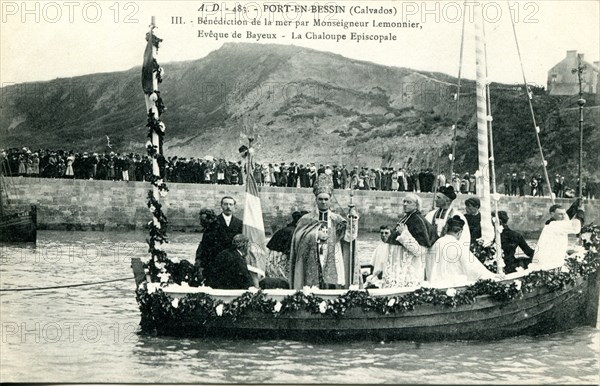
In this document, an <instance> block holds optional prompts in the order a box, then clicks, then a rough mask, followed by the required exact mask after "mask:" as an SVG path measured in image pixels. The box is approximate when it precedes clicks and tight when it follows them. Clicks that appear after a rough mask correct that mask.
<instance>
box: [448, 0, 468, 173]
mask: <svg viewBox="0 0 600 386" xmlns="http://www.w3.org/2000/svg"><path fill="white" fill-rule="evenodd" d="M465 4H466V1H465ZM465 19H466V18H465V16H464V12H463V21H462V33H461V36H460V58H459V60H458V81H457V86H456V117H455V121H454V127H453V130H452V159H451V160H450V183H452V178H453V174H454V160H455V159H456V131H457V130H458V120H459V118H460V104H459V101H460V82H461V79H462V64H463V52H464V45H465Z"/></svg>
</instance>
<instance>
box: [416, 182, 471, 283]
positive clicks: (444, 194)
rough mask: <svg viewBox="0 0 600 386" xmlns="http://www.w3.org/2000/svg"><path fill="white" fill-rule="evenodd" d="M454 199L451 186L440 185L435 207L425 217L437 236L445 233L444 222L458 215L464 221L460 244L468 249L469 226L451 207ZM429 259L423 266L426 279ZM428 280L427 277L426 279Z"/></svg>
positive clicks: (454, 194)
mask: <svg viewBox="0 0 600 386" xmlns="http://www.w3.org/2000/svg"><path fill="white" fill-rule="evenodd" d="M455 199H456V192H455V191H454V188H453V187H452V186H441V187H440V188H439V189H438V192H437V193H436V194H435V206H436V209H434V210H432V211H431V212H429V213H427V215H426V216H425V219H426V220H427V221H429V222H430V223H431V224H433V226H434V227H435V230H436V232H437V234H438V236H439V237H443V236H445V235H446V222H447V221H448V219H449V218H452V217H454V216H458V217H459V218H460V219H461V220H462V221H463V223H464V229H463V231H462V232H461V233H460V239H459V242H460V244H461V246H464V247H466V249H467V250H468V249H469V247H470V244H471V233H470V231H469V226H468V225H467V219H466V218H465V216H464V215H463V214H462V213H460V211H458V210H457V209H456V208H454V207H453V205H452V203H453V202H454V200H455ZM430 260H431V259H427V261H426V267H425V276H426V279H427V278H428V277H429V274H428V273H429V270H430V265H429V263H430ZM427 280H428V279H427Z"/></svg>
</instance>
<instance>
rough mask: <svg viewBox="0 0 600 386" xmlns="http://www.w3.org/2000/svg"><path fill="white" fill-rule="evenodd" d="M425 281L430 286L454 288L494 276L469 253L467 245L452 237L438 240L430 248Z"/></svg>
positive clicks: (447, 236) (448, 236)
mask: <svg viewBox="0 0 600 386" xmlns="http://www.w3.org/2000/svg"><path fill="white" fill-rule="evenodd" d="M430 259H431V261H430V265H429V273H428V275H429V276H428V278H427V280H428V281H429V283H430V284H435V285H444V286H448V287H455V286H460V285H464V284H466V283H467V282H472V281H477V280H480V279H491V278H493V277H494V274H493V273H492V272H490V271H488V269H487V268H486V267H485V266H484V265H483V264H482V263H481V262H480V261H479V260H477V258H476V257H475V256H474V255H473V254H472V253H471V251H470V250H469V246H468V245H466V246H465V245H464V244H463V242H462V241H460V240H457V239H456V237H454V236H452V235H446V236H443V237H441V238H439V239H438V240H437V241H436V242H435V244H433V246H432V247H431V253H430Z"/></svg>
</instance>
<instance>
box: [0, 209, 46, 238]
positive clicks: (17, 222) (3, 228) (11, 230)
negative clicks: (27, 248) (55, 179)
mask: <svg viewBox="0 0 600 386" xmlns="http://www.w3.org/2000/svg"><path fill="white" fill-rule="evenodd" d="M36 239H37V207H36V206H35V205H32V206H31V210H28V211H18V212H13V213H4V214H2V215H1V216H0V241H3V242H33V243H35V242H36Z"/></svg>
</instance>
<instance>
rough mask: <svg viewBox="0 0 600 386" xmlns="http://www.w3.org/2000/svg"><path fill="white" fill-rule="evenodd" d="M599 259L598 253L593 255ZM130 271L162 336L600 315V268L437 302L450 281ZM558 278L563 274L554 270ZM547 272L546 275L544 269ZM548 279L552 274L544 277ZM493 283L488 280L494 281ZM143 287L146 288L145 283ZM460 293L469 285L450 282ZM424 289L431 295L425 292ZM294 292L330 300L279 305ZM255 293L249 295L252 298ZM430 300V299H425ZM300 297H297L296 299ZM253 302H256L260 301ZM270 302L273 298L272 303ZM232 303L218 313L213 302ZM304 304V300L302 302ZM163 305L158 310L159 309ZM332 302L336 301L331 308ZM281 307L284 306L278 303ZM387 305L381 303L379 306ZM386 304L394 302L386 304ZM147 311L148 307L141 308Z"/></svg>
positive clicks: (472, 333) (413, 329) (591, 319)
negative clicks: (285, 279)
mask: <svg viewBox="0 0 600 386" xmlns="http://www.w3.org/2000/svg"><path fill="white" fill-rule="evenodd" d="M595 258H596V259H597V258H598V257H597V256H596V257H595ZM132 266H133V267H134V273H135V274H136V277H137V280H136V282H137V283H138V286H139V288H140V290H138V301H140V300H141V299H140V295H141V296H142V297H143V296H154V297H155V299H154V301H151V302H150V303H152V305H151V306H149V307H148V308H145V306H144V300H142V301H141V303H140V304H141V307H140V308H141V309H142V323H141V325H142V329H143V330H144V331H146V332H155V333H158V334H160V335H172V336H226V337H244V338H258V337H260V338H287V339H300V340H323V339H326V340H336V339H342V340H344V339H373V340H392V339H405V340H415V341H427V340H440V339H458V340H463V339H465V340H489V339H498V338H503V337H508V336H517V335H523V334H529V335H538V334H547V333H551V332H556V331H563V330H567V329H570V328H573V327H576V326H582V325H589V326H595V325H596V321H597V317H598V301H599V298H600V292H599V283H600V277H599V272H600V271H598V270H595V271H593V272H591V273H590V274H589V276H587V277H577V278H576V279H575V280H574V281H573V283H572V284H569V285H566V286H565V287H563V288H548V287H547V286H543V285H542V286H540V287H539V288H534V289H533V290H532V291H531V292H525V291H523V292H520V293H519V294H518V296H516V297H515V298H514V299H511V300H498V299H496V298H495V296H494V295H493V294H489V295H479V296H476V297H474V299H473V300H472V302H469V303H468V304H464V305H456V306H452V305H447V304H434V303H435V300H434V299H435V298H436V297H437V298H438V299H439V301H440V302H442V301H443V300H446V301H447V300H448V299H449V298H450V296H448V291H449V289H447V288H435V289H429V288H404V289H372V290H360V291H345V290H318V289H313V290H311V291H310V294H309V295H308V296H306V295H305V294H303V293H302V292H297V291H295V290H264V291H259V292H256V291H254V293H252V292H248V291H245V290H217V289H212V288H208V287H187V286H180V285H169V286H167V287H163V288H161V289H160V290H157V291H156V292H154V293H153V294H150V295H144V293H146V294H147V292H145V291H146V288H147V283H146V278H145V274H144V271H143V265H142V263H141V261H139V259H134V261H133V265H132ZM532 275H533V276H535V275H536V273H530V272H520V273H515V274H512V275H507V276H506V278H505V279H504V280H502V281H498V282H497V283H495V284H496V285H497V286H507V287H508V286H510V285H511V284H513V283H516V282H518V281H526V280H527V277H530V276H532ZM554 275H556V277H560V276H561V275H566V273H564V272H563V273H554ZM546 277H549V276H546ZM548 280H550V281H552V280H555V279H548ZM492 285H493V284H492ZM142 289H143V290H142ZM455 290H456V293H457V295H454V296H459V295H458V294H460V293H461V292H465V291H468V290H469V287H458V288H456V289H455ZM419 291H420V292H421V293H423V294H424V300H423V302H422V303H421V304H416V305H414V306H413V307H411V308H413V309H409V310H404V309H403V307H400V309H399V311H396V312H393V311H382V309H378V310H373V309H371V310H367V311H365V309H364V308H365V307H363V306H360V305H353V306H349V307H347V309H346V310H345V312H344V313H343V315H337V314H335V313H333V312H329V311H330V310H331V309H333V308H335V304H336V303H337V304H339V303H340V299H346V302H348V303H350V302H352V300H349V299H348V295H352V294H356V295H359V296H358V298H360V299H364V302H363V305H365V304H368V302H372V301H378V300H379V303H380V304H385V306H388V305H389V304H391V302H392V299H395V302H394V303H395V304H400V303H401V302H403V301H406V299H411V298H414V295H415V293H417V294H418V293H419ZM427 294H437V295H429V296H430V299H426V298H427ZM294 295H295V296H296V298H301V299H306V298H307V297H308V298H312V299H314V300H312V301H309V303H310V302H312V303H318V304H323V302H325V303H326V304H327V306H326V307H327V308H325V310H326V311H325V312H322V311H323V309H320V310H317V309H316V308H315V307H313V309H310V307H309V306H307V307H303V308H301V309H299V310H293V311H292V310H284V311H283V312H282V311H281V310H280V311H279V312H276V311H275V310H276V308H277V304H278V302H279V304H285V303H286V299H287V301H290V299H292V298H293V297H294ZM249 299H254V300H249ZM427 300H429V301H427ZM252 302H254V304H253V305H252V306H249V309H247V310H245V311H243V312H242V313H241V314H239V315H236V313H237V311H236V310H234V309H235V308H236V307H237V308H243V305H244V303H247V304H250V303H252ZM301 302H302V301H301ZM257 303H258V304H257ZM273 303H274V304H273ZM219 305H221V306H222V309H223V310H224V309H226V308H227V307H230V308H231V314H230V315H228V314H227V312H226V311H222V312H224V314H221V316H219V311H218V307H219ZM305 305H306V304H305ZM159 307H160V308H162V309H161V310H159V309H158V308H159ZM332 307H333V308H332ZM283 308H285V306H284V307H283ZM383 309H385V307H383ZM388 309H389V310H391V309H393V306H391V307H388ZM144 310H149V311H150V312H149V313H145V312H144Z"/></svg>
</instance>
